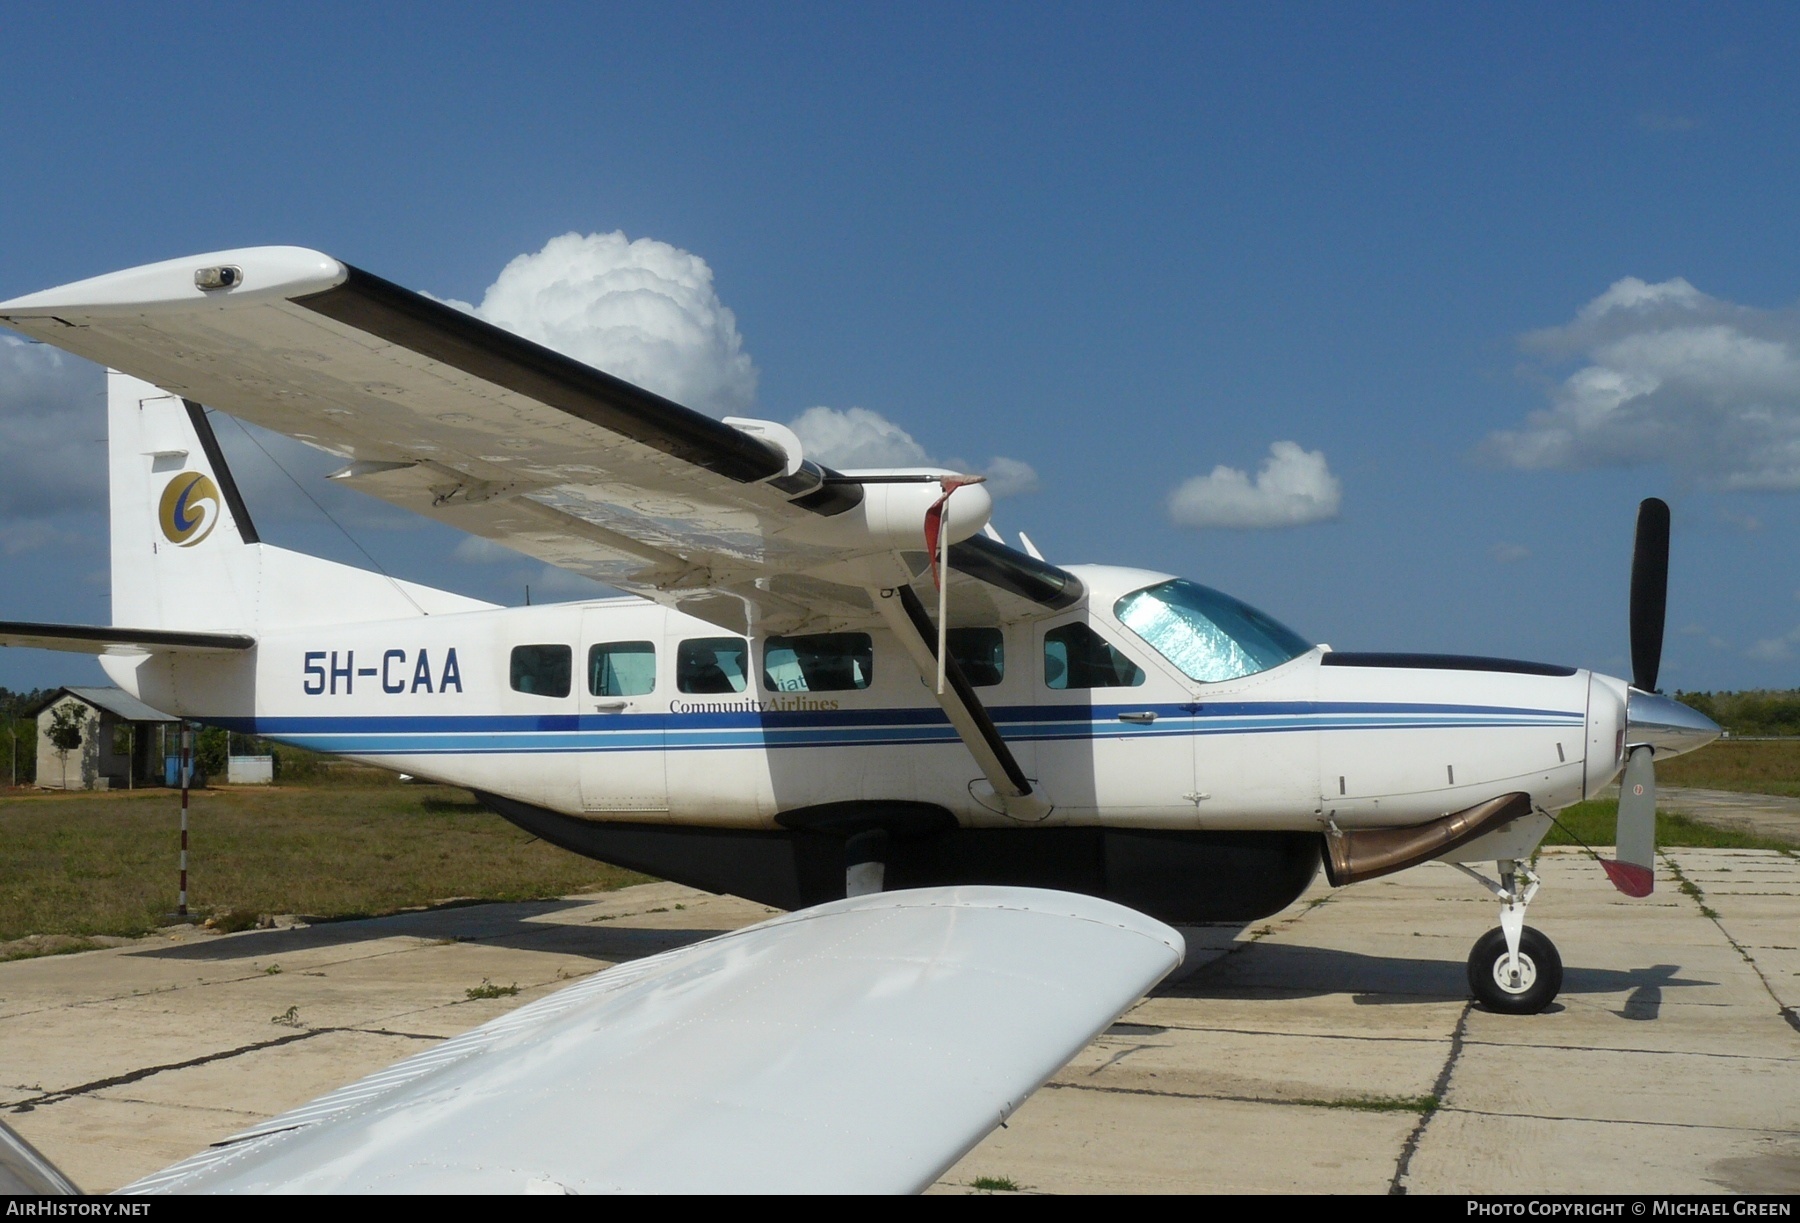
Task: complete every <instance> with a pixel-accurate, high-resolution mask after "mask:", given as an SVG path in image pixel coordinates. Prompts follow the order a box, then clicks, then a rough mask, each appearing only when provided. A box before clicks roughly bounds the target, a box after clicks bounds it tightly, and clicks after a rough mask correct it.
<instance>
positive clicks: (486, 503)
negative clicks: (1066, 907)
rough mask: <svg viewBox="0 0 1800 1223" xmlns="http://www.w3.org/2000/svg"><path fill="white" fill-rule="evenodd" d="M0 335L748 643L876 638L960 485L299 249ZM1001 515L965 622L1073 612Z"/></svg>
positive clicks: (959, 538) (50, 315)
mask: <svg viewBox="0 0 1800 1223" xmlns="http://www.w3.org/2000/svg"><path fill="white" fill-rule="evenodd" d="M0 322H4V323H6V324H8V325H10V326H12V327H14V328H16V329H18V330H19V331H22V332H24V333H26V334H28V335H30V336H33V337H35V338H37V339H40V340H43V341H45V342H47V343H50V344H54V345H56V346H58V347H60V348H64V349H67V350H68V351H70V352H73V353H76V354H78V355H80V356H83V357H87V358H89V359H91V360H94V361H98V362H100V363H102V364H105V365H108V366H111V367H112V368H115V369H119V370H123V371H125V372H126V373H129V374H133V375H135V376H137V377H140V378H143V379H146V380H147V381H149V382H152V383H154V384H156V385H157V386H159V387H161V388H163V389H164V390H167V391H169V392H171V393H174V394H177V395H180V396H183V397H184V398H187V399H189V400H191V401H198V402H200V403H204V404H206V405H208V406H210V407H213V408H217V409H219V410H221V411H223V412H225V413H227V414H229V415H232V416H235V417H240V418H242V419H244V420H248V421H252V422H254V423H256V424H258V425H262V426H264V427H266V428H269V429H272V430H274V431H276V432H279V433H284V434H286V435H288V436H290V437H295V438H299V439H300V440H302V441H305V442H308V443H310V444H312V445H314V446H317V447H319V448H321V449H324V450H327V451H330V452H332V453H334V454H337V455H339V456H341V457H342V458H343V459H344V460H345V466H344V467H343V469H342V470H341V471H339V472H338V473H337V474H336V477H335V478H337V479H340V480H342V481H343V482H344V483H346V484H348V485H349V486H351V487H353V488H357V489H360V490H362V491H365V492H368V493H370V494H372V495H374V496H377V497H380V498H382V499H383V500H385V501H389V502H391V503H393V504H395V505H399V506H402V507H404V508H407V509H410V510H414V511H417V512H418V513H421V514H424V515H426V516H428V517H431V518H435V519H437V520H439V521H441V522H445V523H448V524H449V525H451V526H454V527H457V528H459V529H461V530H465V531H468V532H471V533H473V534H476V535H480V536H483V537H485V538H488V539H491V540H495V541H497V542H499V543H502V544H505V545H506V546H508V547H511V548H515V549H517V550H519V551H521V552H525V553H528V554H530V555H532V556H536V557H539V558H541V559H543V560H545V561H548V562H549V563H551V564H553V565H556V566H558V567H560V568H563V569H567V570H569V571H571V572H574V573H580V574H584V575H586V576H588V577H592V578H595V579H598V580H600V581H603V582H606V583H608V584H610V585H613V586H617V587H620V588H622V589H625V590H629V591H632V592H634V593H638V594H643V595H647V596H649V597H651V598H655V599H657V600H659V601H661V602H664V603H668V604H670V605H678V606H680V607H681V608H682V610H684V611H687V612H689V613H690V614H694V615H698V616H701V617H702V618H705V619H708V620H711V621H713V622H715V623H718V624H721V625H724V626H726V627H729V628H733V629H735V630H736V631H739V632H742V631H746V630H747V629H748V628H749V626H750V624H751V623H752V622H754V623H755V624H756V625H757V626H758V627H760V628H763V629H767V630H771V631H792V630H794V629H797V628H800V627H801V626H806V627H809V628H814V629H827V628H838V627H849V626H852V625H869V624H876V623H879V622H880V618H879V617H878V616H877V615H876V614H875V612H874V610H873V609H872V607H871V604H870V599H869V596H868V594H867V591H868V590H869V589H871V588H878V587H893V586H896V585H899V584H901V583H907V582H911V581H915V580H918V579H920V577H921V575H924V574H926V572H927V566H926V556H925V552H924V540H923V533H922V527H923V521H924V514H925V510H926V507H927V506H928V505H929V504H930V503H931V502H932V501H933V500H935V499H936V498H937V497H938V495H939V491H938V486H937V483H936V480H935V476H936V475H938V474H946V475H947V474H951V473H938V472H936V471H931V470H924V469H919V470H915V471H911V472H907V473H881V475H880V476H879V477H870V476H867V475H863V476H858V475H849V476H846V475H844V474H841V473H838V472H834V471H832V470H830V469H829V468H825V467H822V466H821V465H819V464H817V463H815V462H812V461H810V460H808V459H807V458H806V457H805V455H804V454H803V453H802V447H801V445H800V442H799V439H798V438H796V437H795V436H794V434H793V433H792V432H791V431H790V430H788V429H786V428H785V427H783V426H781V425H778V424H774V423H772V422H766V421H749V420H743V421H736V422H727V421H719V420H714V419H712V418H711V417H708V416H704V415H702V414H701V413H699V412H695V411H692V410H691V409H688V408H685V407H683V406H681V405H680V404H676V403H673V402H671V401H669V400H667V399H663V398H662V397H660V396H658V395H655V394H652V393H651V392H649V391H646V390H643V389H641V388H639V387H636V386H633V385H631V384H630V383H627V382H624V381H622V380H620V379H618V378H615V377H613V376H611V375H609V374H606V373H604V372H602V371H600V370H596V369H593V368H591V367H589V366H587V365H584V364H582V363H581V362H579V361H575V360H572V359H571V358H569V357H566V356H564V355H562V354H560V353H557V352H554V351H552V350H550V349H548V348H544V347H542V346H541V345H538V344H535V343H532V342H531V341H529V340H525V339H522V338H520V337H519V336H516V335H513V334H512V333H510V332H507V331H503V330H501V329H500V328H497V327H494V326H492V325H490V324H488V323H485V322H483V321H481V320H480V319H477V318H474V317H472V316H471V315H468V314H465V313H463V312H462V311H460V310H457V309H455V308H453V307H451V306H448V305H446V304H444V303H442V302H439V301H436V300H434V299H432V298H429V297H425V296H423V295H421V294H418V293H414V292H411V291H409V290H407V289H404V288H401V287H400V286H398V285H395V284H392V283H390V282H388V281H385V280H383V279H381V278H380V277H377V276H373V275H370V274H369V273H367V272H364V271H361V270H360V269H357V268H354V267H351V266H349V265H347V264H344V263H341V262H339V261H338V260H336V259H333V258H331V257H330V256H327V255H323V254H320V253H318V252H316V251H309V250H303V249H300V248H296V247H256V248H248V249H243V250H232V251H222V252H215V253H212V254H207V255H198V256H195V257H193V258H189V259H179V260H172V261H169V262H166V263H159V264H152V265H148V266H145V267H141V268H135V269H131V270H128V271H124V272H117V273H113V274H110V275H106V276H101V277H97V278H94V279H91V280H85V281H80V282H78V283H75V284H71V285H66V286H63V287H61V288H57V289H50V290H46V291H45V292H42V293H36V294H32V295H29V296H26V297H21V298H16V299H14V300H12V301H9V302H4V303H0ZM909 481H910V482H909ZM990 509H991V502H990V501H989V500H988V498H987V495H986V493H985V491H983V490H981V489H980V488H979V487H972V488H965V489H963V490H960V491H959V492H958V493H957V494H956V495H955V497H953V498H952V500H951V502H950V508H949V510H948V515H949V517H948V528H947V529H948V536H949V539H950V540H951V541H952V542H953V543H955V545H956V546H955V548H954V549H953V552H954V555H953V558H952V563H953V567H954V568H955V569H957V570H958V571H960V572H961V573H963V574H965V575H969V577H966V578H964V579H963V580H962V581H960V582H957V583H956V584H955V586H956V587H957V589H953V598H954V602H953V614H954V613H957V612H960V613H961V615H955V617H954V618H959V619H960V618H962V617H963V616H967V617H969V618H981V619H983V620H985V621H986V622H990V623H991V622H992V621H993V619H994V618H996V617H1000V618H1012V617H1013V616H1017V615H1021V614H1025V613H1027V612H1029V611H1033V610H1041V608H1042V607H1043V606H1063V605H1067V604H1068V603H1071V602H1073V601H1074V598H1075V597H1076V595H1077V594H1078V593H1079V587H1078V586H1077V587H1074V588H1073V589H1072V590H1071V589H1070V587H1071V583H1073V579H1072V578H1070V577H1069V575H1067V574H1064V573H1062V571H1061V570H1058V569H1056V568H1055V567H1054V566H1049V565H1046V564H1044V563H1043V562H1041V561H1035V560H1033V559H1032V558H1029V557H1026V556H1024V555H1023V554H1021V553H1018V552H1014V551H1013V550H1011V549H1009V548H1006V547H1004V546H1003V545H1000V544H997V543H994V542H993V541H991V540H989V539H985V538H980V537H977V532H979V531H980V530H981V528H982V527H983V526H984V525H985V524H986V522H987V518H988V513H989V511H990ZM971 537H975V538H971ZM970 578H973V579H975V580H973V581H971V580H969V579H970ZM926 580H927V581H928V580H929V579H928V578H927V579H926Z"/></svg>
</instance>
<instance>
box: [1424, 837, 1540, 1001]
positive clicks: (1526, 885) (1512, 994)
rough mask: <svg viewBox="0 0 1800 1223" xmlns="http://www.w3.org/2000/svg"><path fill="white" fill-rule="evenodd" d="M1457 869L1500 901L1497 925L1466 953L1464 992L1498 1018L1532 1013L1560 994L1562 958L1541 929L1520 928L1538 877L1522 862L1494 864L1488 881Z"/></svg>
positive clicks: (1465, 868)
mask: <svg viewBox="0 0 1800 1223" xmlns="http://www.w3.org/2000/svg"><path fill="white" fill-rule="evenodd" d="M1451 865H1453V866H1455V867H1456V869H1457V870H1459V871H1461V872H1463V874H1465V875H1468V876H1469V877H1470V878H1472V879H1474V880H1476V881H1477V882H1479V883H1480V884H1481V885H1482V886H1483V887H1485V888H1487V889H1488V890H1489V891H1490V892H1492V893H1493V894H1494V895H1495V896H1496V897H1498V898H1499V901H1500V924H1499V925H1498V926H1495V927H1494V928H1493V929H1492V930H1489V931H1488V932H1487V933H1486V934H1484V935H1482V936H1481V937H1480V938H1479V939H1477V940H1476V942H1475V949H1474V950H1473V951H1471V952H1469V988H1470V989H1471V990H1473V991H1474V993H1475V1000H1476V1001H1477V1002H1479V1003H1481V1005H1482V1006H1484V1007H1486V1008H1487V1009H1488V1010H1490V1011H1497V1012H1499V1013H1500V1014H1502V1015H1535V1014H1537V1013H1538V1012H1539V1011H1541V1010H1543V1009H1544V1008H1545V1007H1547V1006H1549V1005H1550V1004H1551V1002H1553V1001H1555V999H1556V995H1557V994H1558V993H1559V992H1561V990H1562V977H1563V967H1562V956H1560V955H1558V954H1557V952H1556V944H1555V943H1552V942H1551V941H1550V940H1549V939H1548V938H1546V937H1544V934H1543V932H1542V931H1539V930H1535V929H1533V928H1532V927H1530V926H1527V925H1526V924H1525V908H1526V906H1527V905H1529V904H1530V903H1531V898H1532V897H1534V896H1536V895H1537V890H1538V877H1537V875H1535V874H1534V873H1533V872H1532V870H1531V868H1530V867H1529V866H1526V865H1525V864H1524V863H1523V862H1517V861H1512V860H1505V861H1501V862H1498V863H1496V864H1495V865H1497V866H1498V867H1499V868H1500V881H1499V882H1498V883H1496V882H1494V881H1493V880H1492V879H1488V878H1486V877H1485V876H1483V875H1481V874H1479V873H1478V872H1476V871H1472V870H1470V869H1469V868H1468V867H1467V866H1464V865H1463V864H1462V863H1460V862H1456V863H1452V864H1451Z"/></svg>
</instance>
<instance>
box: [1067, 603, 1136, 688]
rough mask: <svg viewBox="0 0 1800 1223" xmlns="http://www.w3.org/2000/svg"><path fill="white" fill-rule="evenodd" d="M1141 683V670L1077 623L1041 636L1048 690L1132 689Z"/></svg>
mask: <svg viewBox="0 0 1800 1223" xmlns="http://www.w3.org/2000/svg"><path fill="white" fill-rule="evenodd" d="M1143 682H1144V672H1143V669H1142V668H1141V667H1139V666H1138V665H1137V664H1136V663H1134V662H1132V661H1131V659H1129V658H1127V657H1125V655H1124V654H1122V653H1120V652H1119V651H1118V650H1117V649H1115V648H1114V647H1113V645H1112V643H1110V642H1109V641H1107V640H1106V638H1104V637H1102V636H1101V635H1100V634H1099V633H1096V632H1095V631H1094V630H1093V629H1091V628H1089V627H1088V626H1087V625H1085V624H1083V623H1082V622H1081V621H1079V620H1077V621H1075V622H1073V623H1071V624H1065V625H1063V626H1062V627H1061V628H1053V629H1051V630H1050V631H1049V632H1047V633H1045V634H1044V685H1045V686H1046V687H1048V688H1054V689H1057V690H1058V691H1062V690H1064V689H1069V688H1135V687H1137V686H1138V685H1139V684H1141V683H1143Z"/></svg>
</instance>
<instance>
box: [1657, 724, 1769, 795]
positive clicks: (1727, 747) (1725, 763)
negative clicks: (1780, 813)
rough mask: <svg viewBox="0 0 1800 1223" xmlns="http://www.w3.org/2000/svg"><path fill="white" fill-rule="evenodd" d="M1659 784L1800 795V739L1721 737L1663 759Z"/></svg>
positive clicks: (1659, 770) (1658, 771) (1659, 768)
mask: <svg viewBox="0 0 1800 1223" xmlns="http://www.w3.org/2000/svg"><path fill="white" fill-rule="evenodd" d="M1656 784H1657V785H1659V786H1693V787H1695V788H1696V789H1701V790H1738V791H1742V792H1745V793H1749V794H1782V795H1786V796H1787V797H1789V798H1800V739H1763V740H1752V739H1720V740H1719V741H1718V742H1716V743H1714V744H1712V745H1711V746H1710V747H1703V748H1701V749H1700V750H1699V751H1697V752H1694V753H1693V754H1691V755H1687V756H1678V757H1676V758H1675V759H1674V760H1670V761H1668V762H1666V763H1664V762H1659V763H1658V764H1657V766H1656Z"/></svg>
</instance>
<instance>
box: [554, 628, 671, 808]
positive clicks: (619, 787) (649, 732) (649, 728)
mask: <svg viewBox="0 0 1800 1223" xmlns="http://www.w3.org/2000/svg"><path fill="white" fill-rule="evenodd" d="M662 619H663V616H662V609H661V608H658V607H653V606H648V605H645V606H638V607H634V606H629V605H627V606H617V605H615V606H607V607H596V608H590V609H588V610H587V611H586V612H584V613H583V615H582V620H581V653H580V655H579V657H578V660H577V672H578V675H577V678H576V695H577V696H578V697H579V698H580V710H581V713H580V717H579V729H578V737H579V741H580V749H581V809H582V811H583V813H584V814H587V815H589V816H591V817H593V818H595V819H607V820H654V821H659V822H660V821H663V820H667V819H668V818H669V784H668V776H667V772H666V765H665V760H664V753H663V746H664V745H663V723H664V721H665V720H666V719H667V715H668V707H669V706H668V696H667V694H668V691H669V690H671V689H672V688H673V686H674V672H673V667H672V665H671V663H670V661H669V660H668V659H665V658H663V657H662V654H663V649H664V646H663V640H662Z"/></svg>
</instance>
